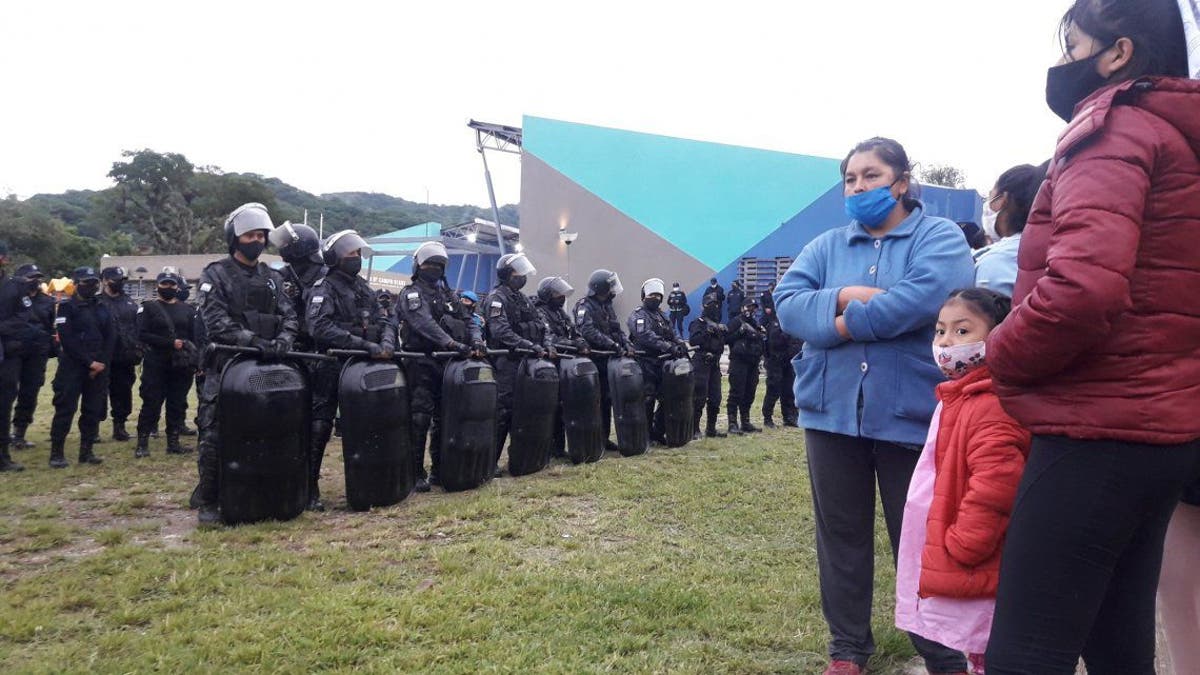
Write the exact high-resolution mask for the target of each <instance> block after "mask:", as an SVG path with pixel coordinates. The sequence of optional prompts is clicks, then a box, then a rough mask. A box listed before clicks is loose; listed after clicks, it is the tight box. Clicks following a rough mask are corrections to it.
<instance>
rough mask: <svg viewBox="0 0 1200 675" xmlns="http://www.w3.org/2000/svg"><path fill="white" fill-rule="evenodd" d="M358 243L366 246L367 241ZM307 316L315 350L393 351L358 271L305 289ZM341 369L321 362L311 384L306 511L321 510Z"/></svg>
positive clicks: (386, 325)
mask: <svg viewBox="0 0 1200 675" xmlns="http://www.w3.org/2000/svg"><path fill="white" fill-rule="evenodd" d="M354 236H355V238H357V235H354ZM360 241H361V240H360ZM362 245H363V246H365V245H366V244H365V242H364V243H363V244H362ZM347 260H361V258H348V259H347ZM305 314H306V315H307V317H306V318H307V322H308V329H309V331H310V332H311V333H312V338H313V341H314V342H315V344H316V348H317V350H318V351H321V352H323V351H325V350H327V349H359V350H366V351H368V352H370V353H371V355H372V356H373V357H381V356H389V357H390V356H391V354H392V352H394V351H395V350H396V333H395V328H394V327H393V326H392V324H391V321H390V320H389V319H388V316H387V314H386V313H383V312H381V311H380V308H379V303H378V302H377V301H376V299H375V292H374V291H372V290H371V288H370V286H368V285H367V282H366V280H365V279H363V278H362V277H360V276H358V274H357V271H355V272H354V273H353V274H350V273H348V271H347V270H344V269H342V268H340V267H339V268H334V269H332V270H331V271H330V272H329V273H328V274H326V275H325V278H324V279H319V280H317V282H316V283H315V284H314V285H313V287H312V288H311V289H309V291H308V309H307V310H306V311H305ZM340 371H341V365H340V364H338V363H322V364H321V366H320V367H319V368H318V369H317V370H316V373H315V377H314V378H313V381H312V395H313V414H312V448H311V452H310V454H309V469H310V471H311V474H310V477H309V508H310V509H312V510H321V509H322V508H324V507H323V505H322V504H321V501H320V497H321V492H320V489H319V486H318V483H319V479H320V475H321V461H322V460H323V459H324V457H325V446H326V445H327V444H328V443H329V437H330V435H332V434H333V419H334V416H335V415H336V414H337V406H338V380H339V374H340Z"/></svg>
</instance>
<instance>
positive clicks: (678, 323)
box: [667, 285, 692, 336]
mask: <svg viewBox="0 0 1200 675" xmlns="http://www.w3.org/2000/svg"><path fill="white" fill-rule="evenodd" d="M667 309H668V310H670V312H671V328H672V329H674V330H675V334H676V335H680V336H682V335H683V320H684V319H686V318H687V315H688V314H691V313H692V308H691V307H688V301H687V294H686V293H684V292H683V291H682V290H680V289H679V286H678V285H676V286H674V287H673V288H672V289H671V294H670V295H668V296H667Z"/></svg>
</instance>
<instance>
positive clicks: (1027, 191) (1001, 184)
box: [995, 164, 1049, 234]
mask: <svg viewBox="0 0 1200 675" xmlns="http://www.w3.org/2000/svg"><path fill="white" fill-rule="evenodd" d="M1047 169H1049V165H1048V164H1042V165H1040V166H1034V165H1032V164H1020V165H1018V166H1014V167H1013V168H1011V169H1009V170H1008V171H1005V172H1004V173H1002V174H1000V177H999V178H997V179H996V187H995V189H996V194H997V195H1001V194H1006V195H1008V199H1007V200H1006V202H1005V203H1006V205H1007V206H1008V208H1009V209H1011V211H1009V214H1008V220H1007V221H1005V224H1006V225H1007V226H1008V229H1009V230H1010V232H1009V234H1016V233H1017V232H1021V231H1023V230H1024V229H1025V223H1026V222H1028V221H1029V210H1030V209H1031V208H1033V198H1034V197H1036V196H1037V193H1038V190H1039V189H1041V187H1042V182H1043V181H1045V180H1046V170H1047Z"/></svg>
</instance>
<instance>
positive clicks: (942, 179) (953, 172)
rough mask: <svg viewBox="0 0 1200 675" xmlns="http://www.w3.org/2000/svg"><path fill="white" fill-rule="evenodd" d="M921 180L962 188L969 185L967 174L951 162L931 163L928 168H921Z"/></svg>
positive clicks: (932, 183) (930, 183) (931, 183)
mask: <svg viewBox="0 0 1200 675" xmlns="http://www.w3.org/2000/svg"><path fill="white" fill-rule="evenodd" d="M921 182H923V183H927V184H929V185H941V186H943V187H950V188H962V187H966V185H967V174H966V173H965V172H963V170H962V169H959V168H958V167H953V166H950V165H949V164H930V165H929V168H928V169H922V170H921Z"/></svg>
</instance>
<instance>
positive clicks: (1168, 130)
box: [987, 78, 1200, 444]
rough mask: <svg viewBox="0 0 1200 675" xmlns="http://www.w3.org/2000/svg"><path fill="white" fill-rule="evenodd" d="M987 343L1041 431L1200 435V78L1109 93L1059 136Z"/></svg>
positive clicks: (1000, 386) (1012, 397)
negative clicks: (1005, 313)
mask: <svg viewBox="0 0 1200 675" xmlns="http://www.w3.org/2000/svg"><path fill="white" fill-rule="evenodd" d="M1017 263H1018V267H1019V271H1018V274H1017V283H1016V288H1015V291H1014V294H1013V302H1014V304H1015V309H1014V310H1013V312H1012V314H1011V315H1010V316H1009V318H1008V319H1007V320H1006V321H1004V323H1002V324H1001V325H1000V326H997V327H996V329H995V330H993V331H992V333H991V335H990V336H989V337H988V344H987V361H988V364H989V366H990V367H991V371H992V377H993V379H994V381H995V384H996V390H997V393H998V394H999V396H1000V400H1001V403H1002V404H1003V406H1004V408H1005V410H1007V411H1008V412H1009V414H1011V415H1012V416H1013V417H1014V418H1016V419H1017V421H1019V422H1021V423H1022V424H1024V425H1025V426H1026V427H1028V428H1029V429H1030V430H1031V431H1033V432H1034V433H1035V434H1050V435H1063V436H1071V437H1074V438H1085V439H1115V440H1123V441H1130V442H1140V443H1154V444H1176V443H1185V442H1188V441H1191V440H1194V439H1197V438H1200V81H1196V80H1184V79H1177V78H1147V79H1142V80H1137V81H1129V82H1124V83H1121V84H1117V85H1112V86H1109V87H1106V88H1104V89H1101V90H1100V91H1098V92H1096V93H1095V94H1093V95H1092V96H1091V97H1089V98H1088V99H1087V100H1085V101H1084V102H1083V103H1081V104H1080V105H1079V107H1078V108H1077V109H1076V113H1075V118H1074V119H1073V120H1072V121H1071V124H1070V126H1068V127H1067V130H1066V131H1065V132H1064V133H1063V135H1062V137H1061V138H1060V139H1059V142H1058V147H1057V149H1056V150H1055V153H1054V160H1053V163H1052V165H1051V168H1050V172H1049V174H1048V176H1047V178H1046V182H1045V183H1044V184H1043V185H1042V189H1041V192H1039V193H1038V196H1037V199H1036V201H1035V202H1034V207H1033V211H1032V212H1031V214H1030V217H1029V223H1028V225H1027V226H1026V228H1025V233H1024V234H1023V235H1022V238H1021V250H1020V253H1019V254H1018V257H1017Z"/></svg>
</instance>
